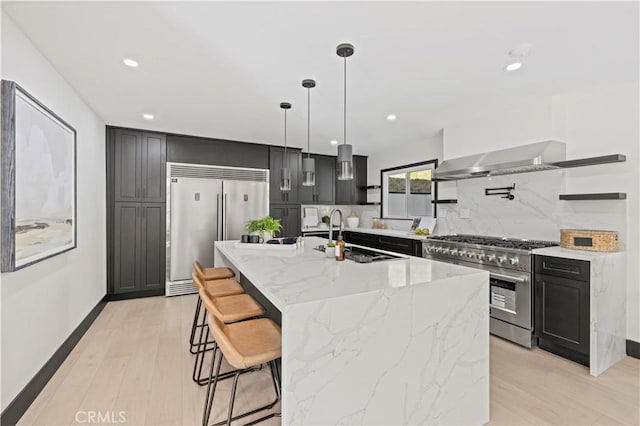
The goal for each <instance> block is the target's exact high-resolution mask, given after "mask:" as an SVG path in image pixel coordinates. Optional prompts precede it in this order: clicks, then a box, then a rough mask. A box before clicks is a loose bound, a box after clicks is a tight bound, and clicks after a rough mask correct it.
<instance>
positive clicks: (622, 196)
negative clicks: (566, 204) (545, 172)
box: [559, 192, 627, 201]
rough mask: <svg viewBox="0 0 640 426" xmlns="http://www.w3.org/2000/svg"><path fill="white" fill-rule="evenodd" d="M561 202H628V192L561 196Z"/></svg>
mask: <svg viewBox="0 0 640 426" xmlns="http://www.w3.org/2000/svg"><path fill="white" fill-rule="evenodd" d="M559 198H560V199H561V200H565V201H580V200H626V199H627V193H626V192H600V193H597V194H560V197H559Z"/></svg>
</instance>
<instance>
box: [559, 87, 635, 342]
mask: <svg viewBox="0 0 640 426" xmlns="http://www.w3.org/2000/svg"><path fill="white" fill-rule="evenodd" d="M639 89H640V88H639V86H638V82H635V83H630V84H621V85H617V86H612V87H601V88H590V89H585V90H580V91H575V92H571V93H565V94H560V95H556V96H554V97H553V133H554V136H555V137H556V138H557V139H559V140H562V141H565V142H567V156H568V158H583V157H594V156H598V155H606V154H625V155H626V156H627V161H626V162H625V163H620V164H607V165H601V166H593V167H585V168H577V169H568V170H567V171H566V173H567V179H566V186H567V192H569V193H583V192H587V193H589V192H626V193H627V200H626V201H581V202H565V203H566V207H565V209H567V210H568V211H566V212H565V223H566V224H567V225H571V224H576V222H577V221H576V220H575V219H574V220H573V223H569V221H570V220H571V219H572V218H580V223H581V224H583V227H585V228H591V229H613V230H617V231H618V232H620V243H621V245H622V247H623V248H624V249H625V250H626V252H627V338H628V339H632V340H635V341H636V342H640V269H639V264H638V259H639V255H640V253H639V250H638V245H639V240H640V235H639V233H640V228H639V226H638V222H639V220H640V209H639V207H638V198H639V182H640V175H639V172H638V169H639V166H638V164H639V160H640V128H639V126H640V123H639V121H640V110H639V103H640V98H639Z"/></svg>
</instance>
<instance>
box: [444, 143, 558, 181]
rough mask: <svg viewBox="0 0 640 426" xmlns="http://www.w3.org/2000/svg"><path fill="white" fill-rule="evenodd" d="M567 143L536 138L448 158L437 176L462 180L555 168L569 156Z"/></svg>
mask: <svg viewBox="0 0 640 426" xmlns="http://www.w3.org/2000/svg"><path fill="white" fill-rule="evenodd" d="M566 151H567V148H566V145H565V144H564V143H563V142H558V141H544V142H536V143H531V144H528V145H522V146H516V147H513V148H507V149H501V150H499V151H492V152H484V153H482V154H476V155H470V156H468V157H460V158H452V159H449V160H445V161H443V162H442V164H440V165H439V166H438V167H437V168H436V170H435V171H434V172H433V178H434V180H458V179H469V178H474V177H483V176H497V175H504V174H513V173H524V172H535V171H539V170H552V169H557V168H559V167H561V166H562V162H563V161H564V160H565V159H566V158H567V156H566Z"/></svg>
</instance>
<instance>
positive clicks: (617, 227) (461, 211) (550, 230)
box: [314, 170, 627, 250]
mask: <svg viewBox="0 0 640 426" xmlns="http://www.w3.org/2000/svg"><path fill="white" fill-rule="evenodd" d="M567 172H568V171H567V170H550V171H545V172H535V173H522V174H515V175H506V176H494V177H491V178H477V179H466V180H459V181H454V182H442V183H440V184H439V187H438V198H439V199H450V198H453V199H457V201H458V202H457V203H456V204H439V205H438V207H437V215H438V218H437V223H436V228H435V233H436V234H440V235H444V234H473V235H488V236H497V237H506V238H526V239H534V240H548V241H560V229H562V228H578V229H603V230H609V231H618V233H619V235H620V249H621V250H624V246H625V241H624V236H625V235H626V228H627V205H626V202H625V201H615V200H613V201H612V200H600V201H562V200H560V199H559V195H560V194H564V193H567V191H566V187H567V186H568V185H567V182H569V183H571V179H572V177H571V176H567ZM514 184H515V187H516V188H515V190H514V191H512V193H513V195H514V196H515V199H513V200H507V199H504V198H501V196H499V195H491V196H487V195H485V188H501V187H508V186H512V185H514ZM585 192H590V191H585ZM592 192H597V191H592ZM314 207H317V208H318V210H319V213H320V215H321V216H322V215H325V214H329V212H330V211H331V209H333V208H334V207H338V208H340V209H341V210H342V211H343V213H344V214H345V216H348V215H349V214H351V213H354V214H356V215H357V216H358V217H359V218H360V227H363V228H370V227H371V224H372V221H373V218H379V217H380V206H368V205H364V206H363V205H353V206H323V205H318V206H314ZM385 224H386V225H387V227H388V228H389V229H394V230H399V231H408V230H409V227H410V226H411V221H410V220H393V219H385Z"/></svg>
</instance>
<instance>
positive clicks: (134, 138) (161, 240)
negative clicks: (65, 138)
mask: <svg viewBox="0 0 640 426" xmlns="http://www.w3.org/2000/svg"><path fill="white" fill-rule="evenodd" d="M166 152H167V143H166V136H165V135H164V134H159V133H151V132H145V131H140V130H130V129H121V128H113V127H107V156H106V157H107V208H108V212H107V232H108V234H107V265H108V272H107V291H108V293H109V294H112V295H120V296H117V297H118V298H123V297H137V296H144V295H152V294H161V293H163V292H164V285H165V268H166V263H165V250H166V248H165V246H166V244H165V234H166V228H165V221H166V218H165V214H166V213H165V212H166V203H165V198H166V196H165V193H166ZM127 293H129V294H128V295H127Z"/></svg>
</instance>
